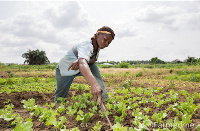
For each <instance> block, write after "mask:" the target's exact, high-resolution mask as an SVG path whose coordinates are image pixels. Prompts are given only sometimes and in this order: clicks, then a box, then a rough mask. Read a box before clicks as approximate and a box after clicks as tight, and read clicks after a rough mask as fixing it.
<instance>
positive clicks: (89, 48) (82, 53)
mask: <svg viewBox="0 0 200 131" xmlns="http://www.w3.org/2000/svg"><path fill="white" fill-rule="evenodd" d="M77 51H78V59H79V58H84V59H86V60H87V62H89V61H90V57H91V55H92V52H93V45H92V44H91V43H90V42H88V43H84V44H80V45H79V46H78V47H77Z"/></svg>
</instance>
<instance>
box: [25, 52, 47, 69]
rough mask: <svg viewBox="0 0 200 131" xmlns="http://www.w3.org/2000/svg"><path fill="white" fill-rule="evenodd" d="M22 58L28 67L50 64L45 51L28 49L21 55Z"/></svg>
mask: <svg viewBox="0 0 200 131" xmlns="http://www.w3.org/2000/svg"><path fill="white" fill-rule="evenodd" d="M22 57H23V58H25V59H26V60H25V61H24V64H25V63H27V64H28V65H42V64H48V63H50V61H49V59H48V58H47V56H46V53H45V51H40V50H38V49H37V50H30V49H29V50H28V51H27V52H26V53H24V54H22Z"/></svg>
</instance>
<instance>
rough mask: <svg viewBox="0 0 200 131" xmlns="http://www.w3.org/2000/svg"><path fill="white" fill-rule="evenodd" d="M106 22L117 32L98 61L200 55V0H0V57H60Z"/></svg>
mask: <svg viewBox="0 0 200 131" xmlns="http://www.w3.org/2000/svg"><path fill="white" fill-rule="evenodd" d="M104 25H106V26H110V27H111V28H112V29H113V30H114V31H115V34H116V37H115V39H114V40H113V42H112V43H111V44H110V46H109V47H108V48H106V49H103V50H101V51H100V55H99V59H98V61H107V60H108V61H122V60H150V59H151V58H152V57H158V58H159V59H162V60H164V61H172V60H175V59H179V60H185V59H186V58H187V57H188V56H191V57H196V58H199V57H200V2H199V1H194V0H193V1H179V2H177V1H176V2H174V1H168V2H164V1H161V2H158V1H154V2H153V1H140V2H137V1H128V2H122V1H109V2H107V1H102V2H97V1H94V2H91V1H90V2H88V1H71V2H69V1H61V2H55V1H54V2H48V1H44V2H41V1H31V2H28V1H22V2H18V1H14V2H13V1H10V2H6V1H0V62H1V63H23V62H24V60H25V59H24V58H22V54H23V53H26V52H27V51H28V50H29V49H31V50H36V49H39V50H44V51H45V52H46V55H47V57H48V58H49V60H50V62H59V60H60V59H61V58H62V57H63V56H64V55H65V54H66V52H67V50H68V49H69V48H70V47H71V46H72V45H74V44H77V43H79V42H81V41H85V40H90V38H91V37H92V36H93V34H95V33H96V31H97V29H99V28H100V27H102V26H104Z"/></svg>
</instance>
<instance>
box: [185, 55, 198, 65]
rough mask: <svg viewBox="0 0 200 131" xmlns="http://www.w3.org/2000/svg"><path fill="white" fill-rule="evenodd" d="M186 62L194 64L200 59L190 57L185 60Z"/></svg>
mask: <svg viewBox="0 0 200 131" xmlns="http://www.w3.org/2000/svg"><path fill="white" fill-rule="evenodd" d="M185 62H186V63H187V64H188V65H193V64H196V63H197V62H198V59H196V58H195V57H189V56H188V58H187V59H186V60H185Z"/></svg>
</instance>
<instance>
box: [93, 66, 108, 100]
mask: <svg viewBox="0 0 200 131" xmlns="http://www.w3.org/2000/svg"><path fill="white" fill-rule="evenodd" d="M90 70H91V72H92V74H93V76H94V78H95V79H96V80H97V82H98V83H99V85H100V86H101V88H102V90H103V93H102V101H103V102H105V101H107V100H108V99H109V97H108V93H107V90H106V87H105V84H104V82H103V79H102V77H101V74H100V71H99V68H98V67H97V65H96V64H92V65H90Z"/></svg>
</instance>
